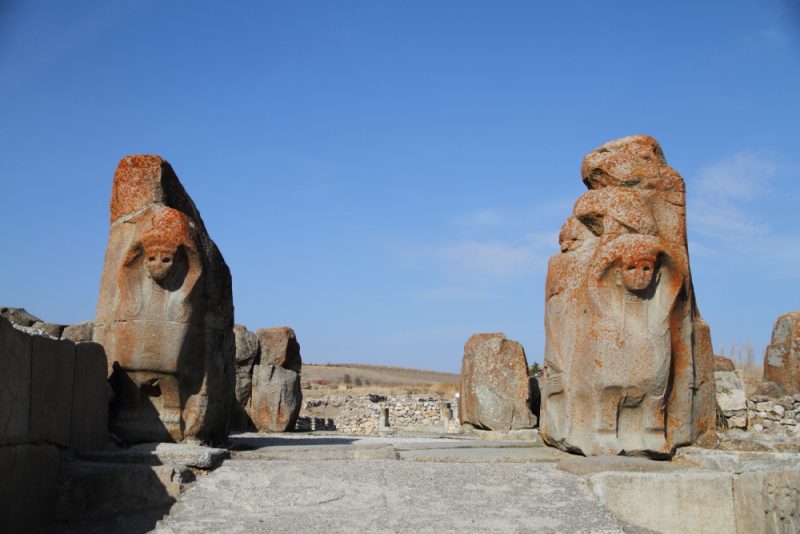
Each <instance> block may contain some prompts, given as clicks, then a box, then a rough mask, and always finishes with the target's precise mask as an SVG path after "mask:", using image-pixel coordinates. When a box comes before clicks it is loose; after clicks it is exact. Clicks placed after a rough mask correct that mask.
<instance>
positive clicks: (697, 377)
mask: <svg viewBox="0 0 800 534" xmlns="http://www.w3.org/2000/svg"><path fill="white" fill-rule="evenodd" d="M581 173H582V175H583V181H584V183H585V184H586V186H587V187H588V188H589V191H587V192H586V193H585V194H584V195H583V196H582V197H581V198H579V199H578V201H577V202H576V203H575V207H574V210H573V214H572V216H571V217H569V218H568V219H567V221H566V222H565V223H564V226H563V227H562V229H561V233H560V236H559V241H560V245H561V252H560V253H559V254H556V255H555V256H553V257H552V258H551V259H550V263H549V266H548V271H547V282H546V289H545V333H546V347H545V363H544V371H543V378H542V381H541V382H542V383H541V387H542V421H541V429H540V431H541V434H542V438H543V439H544V440H545V441H546V442H547V443H549V444H551V445H553V446H556V447H558V448H561V449H564V450H569V451H573V452H579V453H582V454H585V455H616V454H646V455H651V456H666V455H670V454H672V453H673V452H674V450H675V448H676V447H678V446H680V445H687V444H690V443H692V442H693V441H694V440H695V439H696V438H697V437H698V436H699V435H700V434H701V433H702V432H704V431H706V430H710V429H713V425H714V409H715V401H714V377H713V366H714V363H713V354H712V351H711V340H710V331H709V329H708V325H706V323H705V322H704V321H703V320H702V318H701V317H700V315H699V312H698V310H697V305H696V303H695V298H694V290H693V287H692V281H691V273H690V269H689V256H688V249H687V246H686V207H685V189H684V183H683V179H682V178H681V176H680V175H679V174H678V173H677V172H676V171H675V170H674V169H673V168H672V167H670V166H669V165H668V164H667V163H666V160H665V159H664V155H663V153H662V152H661V147H660V146H659V145H658V143H657V142H656V140H655V139H653V138H652V137H649V136H645V135H638V136H633V137H625V138H622V139H618V140H616V141H612V142H610V143H607V144H606V145H604V146H602V147H600V148H598V149H597V150H594V151H592V152H590V153H589V154H588V155H587V156H586V158H585V159H584V161H583V166H582V168H581Z"/></svg>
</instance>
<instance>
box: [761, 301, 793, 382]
mask: <svg viewBox="0 0 800 534" xmlns="http://www.w3.org/2000/svg"><path fill="white" fill-rule="evenodd" d="M764 380H765V381H768V382H774V383H775V384H777V385H778V386H780V387H781V388H782V389H783V390H784V391H785V392H786V393H787V394H789V395H795V394H797V393H800V310H798V311H793V312H790V313H787V314H785V315H781V316H780V317H778V320H777V321H775V328H774V329H773V330H772V342H771V343H770V345H769V346H768V347H767V350H766V353H765V355H764Z"/></svg>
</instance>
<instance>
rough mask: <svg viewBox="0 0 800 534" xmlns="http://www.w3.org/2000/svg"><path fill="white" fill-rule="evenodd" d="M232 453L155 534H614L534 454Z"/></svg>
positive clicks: (442, 450) (349, 446)
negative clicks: (490, 533)
mask: <svg viewBox="0 0 800 534" xmlns="http://www.w3.org/2000/svg"><path fill="white" fill-rule="evenodd" d="M236 442H237V448H238V449H240V450H238V451H237V452H235V453H234V455H233V458H231V459H230V460H227V461H226V462H225V463H224V464H223V466H222V467H220V468H218V469H216V470H215V471H213V472H211V473H210V474H208V475H206V476H202V477H201V478H199V480H198V481H197V482H196V483H195V484H194V486H193V487H192V488H190V489H189V490H188V491H187V492H186V493H185V494H184V495H182V496H181V498H180V500H179V501H178V502H177V503H176V504H175V505H174V506H173V507H172V509H171V510H170V513H169V515H168V516H167V517H165V518H164V519H163V520H162V521H161V522H160V523H159V525H158V526H157V528H156V532H158V533H160V534H183V533H192V534H194V533H212V532H213V533H218V532H224V533H225V534H235V533H251V532H254V533H258V532H271V533H274V532H308V533H316V532H320V533H323V532H324V533H330V532H393V533H394V532H437V533H438V532H559V533H561V532H597V533H612V532H613V533H621V532H624V531H623V530H622V528H623V526H624V525H623V524H622V523H620V522H619V521H618V520H616V519H615V518H614V517H613V516H612V515H611V514H610V513H609V512H608V511H607V510H606V509H605V508H603V507H602V506H601V505H600V503H599V502H598V500H597V498H596V497H595V496H594V494H593V493H592V492H591V491H590V489H589V488H588V486H587V484H586V482H585V481H584V480H583V479H582V478H580V477H577V476H574V475H571V474H568V473H565V472H563V471H559V470H556V469H555V467H554V466H555V462H556V461H558V460H559V459H561V458H562V457H563V453H559V452H558V451H554V450H552V449H548V448H544V447H530V446H528V445H526V444H524V443H520V442H507V443H506V442H485V441H477V440H467V439H450V438H435V437H415V438H408V437H405V438H403V437H387V438H347V437H343V436H341V435H333V436H309V435H308V434H289V435H282V436H266V437H265V436H263V435H261V436H259V435H255V434H252V435H242V436H240V437H238V438H237V439H236ZM626 530H628V531H630V530H629V529H628V528H627V527H626Z"/></svg>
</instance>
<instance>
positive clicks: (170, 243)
mask: <svg viewBox="0 0 800 534" xmlns="http://www.w3.org/2000/svg"><path fill="white" fill-rule="evenodd" d="M110 219H111V230H110V235H109V241H108V248H107V250H106V256H105V263H104V266H103V275H102V279H101V282H100V296H99V298H98V302H97V317H96V320H95V328H94V340H95V341H97V342H98V343H100V344H102V345H103V347H105V349H106V354H107V356H108V373H109V375H110V382H111V385H112V387H113V388H114V392H115V401H114V403H113V404H112V408H111V420H110V426H111V431H112V432H113V433H114V434H115V435H117V436H118V437H120V438H121V439H122V440H124V441H125V442H127V443H141V442H147V441H181V440H183V439H185V438H188V437H191V438H194V439H199V440H201V441H204V442H208V443H221V442H224V441H225V439H226V437H227V435H228V420H229V414H230V411H231V409H232V403H233V402H234V385H235V376H234V373H235V369H234V365H235V363H234V362H235V355H234V351H235V348H234V339H233V301H232V293H231V276H230V271H229V270H228V266H227V265H226V264H225V260H224V259H223V257H222V254H220V252H219V250H218V248H217V246H216V245H215V244H214V242H213V241H212V240H211V238H210V237H209V235H208V232H207V231H206V229H205V225H204V224H203V221H202V219H201V218H200V213H199V212H198V211H197V208H196V207H195V205H194V203H193V202H192V200H191V198H189V195H188V194H187V193H186V191H185V190H184V188H183V185H181V183H180V181H179V180H178V178H177V176H176V175H175V173H174V171H173V170H172V167H171V166H170V165H169V163H167V162H166V161H164V160H163V159H161V158H160V157H158V156H151V155H138V156H128V157H126V158H123V159H122V161H120V163H119V166H118V167H117V171H116V173H115V175H114V185H113V189H112V193H111V217H110Z"/></svg>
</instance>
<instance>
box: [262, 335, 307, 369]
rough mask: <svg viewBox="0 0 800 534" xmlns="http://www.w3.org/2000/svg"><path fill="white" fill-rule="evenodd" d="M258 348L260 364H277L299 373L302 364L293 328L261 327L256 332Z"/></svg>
mask: <svg viewBox="0 0 800 534" xmlns="http://www.w3.org/2000/svg"><path fill="white" fill-rule="evenodd" d="M256 336H257V337H258V344H259V348H260V357H259V363H260V364H261V365H264V364H268V365H277V366H280V367H283V368H284V369H291V370H292V371H294V372H295V373H299V372H300V370H301V367H302V364H303V361H302V358H301V357H300V345H299V344H298V343H297V337H296V336H295V333H294V330H292V329H291V328H289V327H286V326H281V327H278V328H262V329H261V330H258V331H257V332H256Z"/></svg>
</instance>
